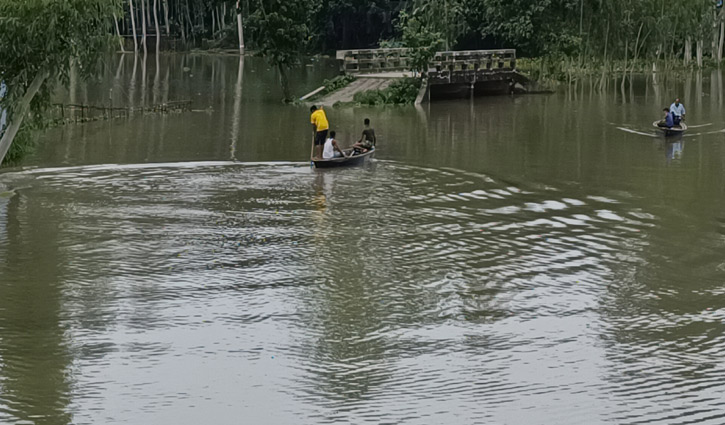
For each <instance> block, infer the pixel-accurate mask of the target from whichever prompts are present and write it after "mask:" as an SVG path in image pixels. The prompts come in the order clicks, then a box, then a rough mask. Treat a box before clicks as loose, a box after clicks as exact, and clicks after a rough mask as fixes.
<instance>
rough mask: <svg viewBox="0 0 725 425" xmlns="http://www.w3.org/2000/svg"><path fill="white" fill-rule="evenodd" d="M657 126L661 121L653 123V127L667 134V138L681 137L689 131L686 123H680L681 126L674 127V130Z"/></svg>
mask: <svg viewBox="0 0 725 425" xmlns="http://www.w3.org/2000/svg"><path fill="white" fill-rule="evenodd" d="M657 124H659V121H655V122H653V123H652V125H653V126H654V127H655V128H656V129H658V130H660V131H662V132H663V133H665V136H666V137H670V136H680V135H682V133H684V132H685V131H686V130H687V124H685V123H684V122H680V125H677V126H674V127H672V128H667V127H660V126H659V125H657Z"/></svg>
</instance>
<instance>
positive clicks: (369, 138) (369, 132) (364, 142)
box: [352, 118, 378, 152]
mask: <svg viewBox="0 0 725 425" xmlns="http://www.w3.org/2000/svg"><path fill="white" fill-rule="evenodd" d="M364 124H365V129H364V130H363V132H362V137H360V140H359V141H358V142H357V143H355V144H354V145H352V147H353V148H354V149H359V150H361V151H363V152H367V151H369V150H370V149H372V148H374V147H375V144H376V143H377V142H378V140H377V138H376V137H375V129H373V128H372V127H370V118H365V121H364Z"/></svg>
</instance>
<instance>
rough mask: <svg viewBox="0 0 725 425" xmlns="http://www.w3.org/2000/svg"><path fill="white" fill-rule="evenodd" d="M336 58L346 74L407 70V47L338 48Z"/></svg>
mask: <svg viewBox="0 0 725 425" xmlns="http://www.w3.org/2000/svg"><path fill="white" fill-rule="evenodd" d="M337 59H338V60H341V61H342V70H343V71H344V72H346V73H348V74H360V73H368V72H369V73H376V72H401V71H408V70H409V66H408V49H406V48H392V49H363V50H338V51H337Z"/></svg>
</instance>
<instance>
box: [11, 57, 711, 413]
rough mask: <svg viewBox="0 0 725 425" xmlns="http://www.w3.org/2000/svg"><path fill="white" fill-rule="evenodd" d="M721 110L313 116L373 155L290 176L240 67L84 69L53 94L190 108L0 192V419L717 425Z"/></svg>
mask: <svg viewBox="0 0 725 425" xmlns="http://www.w3.org/2000/svg"><path fill="white" fill-rule="evenodd" d="M336 70H337V69H336V65H335V63H334V62H332V61H322V62H313V63H310V64H309V66H305V67H303V68H301V69H300V70H298V72H296V73H295V80H294V81H293V87H294V90H295V92H296V93H299V94H304V93H306V92H309V91H311V90H312V89H314V88H316V87H318V86H319V85H320V84H321V82H322V80H323V79H324V78H329V77H331V76H334V75H335V73H336ZM722 89H723V84H722V75H721V74H719V73H717V72H713V73H710V72H706V73H705V74H704V75H703V74H693V75H691V76H690V77H688V78H687V79H685V80H683V81H679V82H665V81H660V82H659V84H657V85H654V84H652V81H651V79H648V80H647V81H645V79H644V78H641V79H639V80H637V81H636V84H635V85H634V87H633V88H632V89H631V90H630V89H629V88H627V89H626V90H625V91H624V92H621V91H620V89H619V87H618V86H616V87H615V85H613V86H612V87H611V88H610V89H609V90H607V91H606V92H604V93H600V92H598V91H596V90H593V89H591V88H590V86H589V85H587V84H584V85H582V86H578V87H576V88H572V89H568V90H566V89H563V90H562V91H561V92H559V93H556V94H552V95H535V96H519V97H508V96H504V97H488V98H477V99H473V100H458V101H443V102H436V103H433V104H431V105H427V106H423V107H421V108H414V107H389V108H345V109H330V110H328V117H329V118H330V121H331V124H332V127H333V129H335V130H337V133H338V139H339V140H341V141H342V142H343V144H348V143H351V142H352V141H353V140H354V139H356V138H358V137H359V132H360V131H361V129H362V121H363V119H364V118H370V119H371V120H372V122H373V126H374V127H375V129H376V131H377V133H378V135H379V136H378V137H379V145H378V148H379V149H378V152H377V153H376V160H375V161H374V162H373V163H372V164H371V165H370V166H366V167H364V168H358V169H349V170H330V171H314V170H311V169H310V166H309V152H310V125H309V121H308V110H307V107H306V106H303V105H300V106H285V105H282V104H280V103H279V101H278V99H279V98H280V97H281V95H280V93H279V89H278V87H277V82H276V76H275V74H274V72H273V71H271V70H269V69H268V67H267V66H266V65H265V63H264V62H263V61H261V60H260V59H257V58H246V59H245V60H244V62H243V63H241V64H240V62H239V58H236V57H232V56H211V55H199V56H181V55H169V56H161V57H160V58H159V59H158V60H157V59H156V58H155V57H150V58H149V59H148V61H146V62H144V61H142V60H141V59H140V58H139V59H137V60H136V61H134V58H133V56H130V55H129V56H126V58H125V59H124V60H122V61H119V58H118V57H116V58H113V60H111V61H110V63H109V66H108V71H107V75H106V76H105V78H104V79H103V80H102V81H100V82H96V83H90V84H82V83H80V82H78V81H76V82H74V85H73V89H72V91H71V93H64V94H60V95H59V99H60V100H59V101H62V102H64V103H72V104H85V105H104V104H106V105H110V104H111V103H112V104H113V105H115V106H133V107H141V106H146V107H150V106H152V105H158V104H162V103H166V102H170V101H181V100H190V101H191V107H190V109H191V110H190V111H185V112H172V113H167V114H160V113H155V112H148V111H146V112H143V111H136V112H134V113H132V114H131V116H130V117H129V118H122V119H116V120H102V121H96V122H91V123H86V124H78V125H75V124H72V125H66V126H62V127H58V128H55V129H51V130H48V131H46V132H45V133H43V134H42V135H40V136H39V144H38V147H37V149H36V152H35V154H34V155H32V156H31V157H29V158H27V159H26V160H25V161H24V163H23V164H20V165H19V166H17V167H15V168H12V169H7V170H5V171H4V173H2V174H1V175H0V184H3V185H5V186H6V187H8V188H13V189H14V190H15V191H14V192H12V193H7V192H6V193H5V194H4V195H2V196H1V197H0V423H8V424H16V423H17V424H31V423H32V424H48V425H50V424H53V425H56V424H101V423H109V424H111V423H113V424H116V423H118V424H158V425H166V424H168V425H179V424H199V423H218V424H231V423H240V421H241V422H244V423H253V424H288V423H289V424H325V423H329V424H338V423H339V424H342V423H355V424H359V423H376V424H378V423H390V424H393V423H395V424H398V423H406V424H474V423H476V424H507V425H508V424H522V425H523V424H526V425H529V424H532V423H535V424H572V425H578V424H600V423H601V424H687V423H693V424H713V425H715V424H721V423H723V421H725V407H723V402H722V401H723V400H724V399H725V363H724V362H723V359H722V355H721V352H722V351H723V350H724V349H725V337H724V336H723V331H724V330H725V323H724V320H725V284H724V281H725V236H724V235H725V213H724V212H723V211H725V179H724V177H725V131H724V129H725V122H724V121H723V119H722V117H723V116H725V107H724V105H723V94H722V93H723V90H722ZM677 96H679V97H681V98H682V100H683V102H684V104H685V105H686V107H687V112H688V114H687V122H688V124H689V125H690V130H688V132H687V133H686V134H685V136H684V137H682V138H676V139H665V138H664V137H662V136H659V135H657V134H656V133H655V131H654V129H653V128H652V122H653V121H654V120H655V119H657V118H658V117H659V115H660V112H659V111H661V110H662V108H663V107H664V106H668V105H669V104H670V103H671V102H672V100H673V99H674V98H675V97H677Z"/></svg>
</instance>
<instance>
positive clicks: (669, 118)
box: [657, 108, 675, 128]
mask: <svg viewBox="0 0 725 425" xmlns="http://www.w3.org/2000/svg"><path fill="white" fill-rule="evenodd" d="M663 111H664V113H665V117H664V118H663V119H662V121H660V122H658V123H657V125H658V126H659V127H663V128H672V127H673V126H674V125H675V123H674V115H673V114H672V112H670V110H669V109H668V108H665V109H663Z"/></svg>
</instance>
